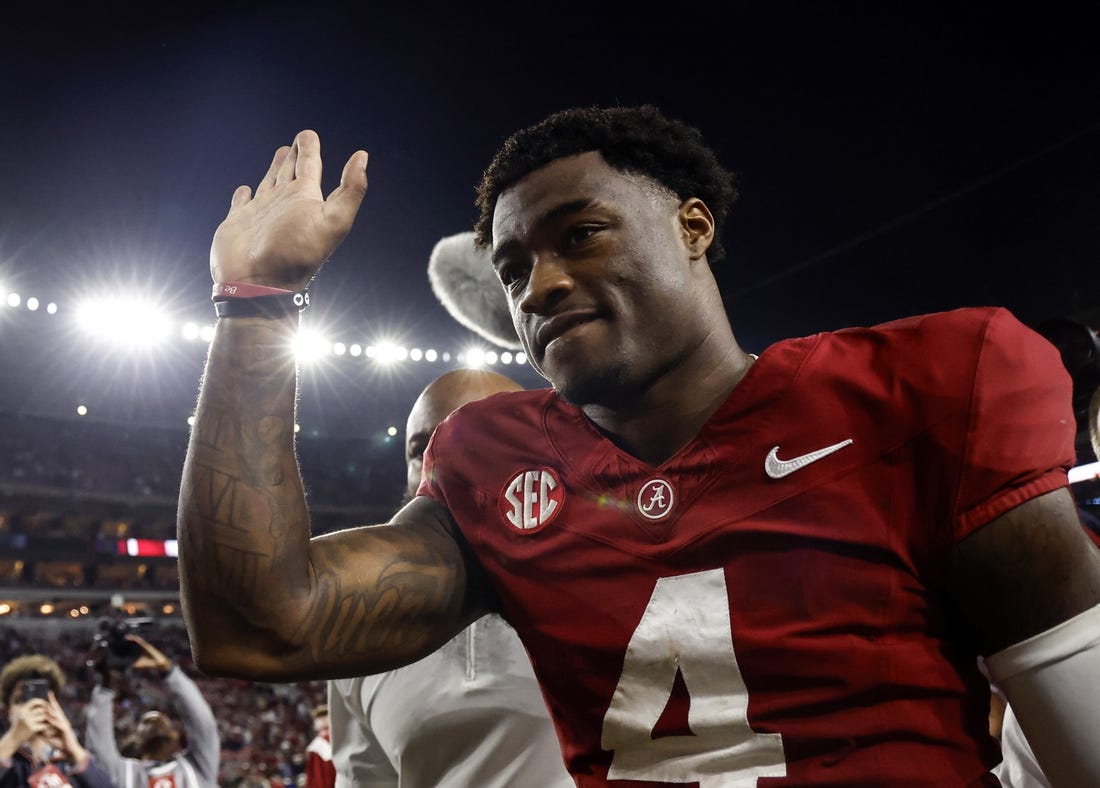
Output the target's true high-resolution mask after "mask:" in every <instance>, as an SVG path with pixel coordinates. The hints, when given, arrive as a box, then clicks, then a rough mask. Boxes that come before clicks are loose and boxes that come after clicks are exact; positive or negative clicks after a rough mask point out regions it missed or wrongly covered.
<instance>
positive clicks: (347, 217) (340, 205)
mask: <svg viewBox="0 0 1100 788" xmlns="http://www.w3.org/2000/svg"><path fill="white" fill-rule="evenodd" d="M367 159H368V154H367V152H366V151H365V150H358V151H356V152H355V153H353V154H352V155H351V158H350V159H348V161H347V164H345V165H344V171H343V172H342V173H341V174H340V185H339V186H337V187H336V188H335V189H333V191H332V193H331V194H330V195H329V196H328V199H327V200H325V216H326V218H327V217H331V218H332V222H333V224H335V225H336V226H338V227H341V228H343V231H344V234H347V232H348V230H350V229H351V225H352V223H353V222H354V221H355V214H356V213H358V212H359V205H360V204H361V203H362V202H363V195H365V194H366V193H367Z"/></svg>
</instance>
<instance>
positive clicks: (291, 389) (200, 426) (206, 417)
mask: <svg viewBox="0 0 1100 788" xmlns="http://www.w3.org/2000/svg"><path fill="white" fill-rule="evenodd" d="M218 335H219V336H217V337H216V338H215V342H214V343H213V344H212V347H211V352H210V359H209V361H208V364H207V371H206V375H205V378H204V383H203V389H202V394H201V397H200V400H199V406H198V409H197V412H196V423H195V428H194V431H193V433H192V437H191V445H190V447H189V450H188V457H187V462H186V465H185V468H184V478H183V484H182V486H181V491H180V503H181V506H180V544H181V564H180V566H181V573H182V574H184V575H186V578H184V579H185V580H187V581H188V582H186V583H185V590H186V589H190V590H191V591H192V592H194V593H196V594H198V595H199V599H197V600H192V601H193V602H195V601H197V602H199V603H201V604H203V605H205V606H207V607H213V606H216V605H225V604H226V603H227V602H228V603H229V604H231V605H233V606H234V607H235V608H236V609H237V610H242V611H250V616H260V617H262V616H265V615H267V612H268V611H269V610H270V609H272V608H273V607H274V606H277V605H279V604H282V603H285V602H286V592H285V591H282V589H284V588H288V587H289V588H293V586H294V584H295V582H296V581H297V582H298V583H302V582H303V581H304V580H305V579H306V578H307V572H306V552H307V551H306V546H307V543H308V540H309V520H308V514H307V511H306V507H305V500H304V496H303V493H302V488H301V481H300V477H299V476H298V474H297V462H296V459H295V456H294V445H293V431H292V430H291V429H289V425H291V424H293V421H294V393H295V366H294V360H293V355H292V352H291V350H290V348H291V339H292V336H293V326H292V325H291V324H287V323H282V322H278V321H249V322H238V321H222V324H220V325H219V327H218ZM288 469H289V472H288ZM287 482H289V483H287ZM295 558H296V559H297V560H296V561H295V560H294V559H295ZM274 576H278V577H279V578H280V580H281V581H282V582H283V583H284V584H285V585H279V584H274V585H273V584H272V583H271V582H270V581H271V578H272V577H274ZM192 607H193V605H192Z"/></svg>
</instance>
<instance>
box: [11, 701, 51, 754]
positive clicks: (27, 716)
mask: <svg viewBox="0 0 1100 788" xmlns="http://www.w3.org/2000/svg"><path fill="white" fill-rule="evenodd" d="M48 710H49V704H48V703H47V702H46V701H44V700H42V699H41V698H34V699H32V700H29V701H27V702H26V703H16V704H12V711H11V727H10V728H9V730H8V734H7V735H8V736H11V737H12V738H13V739H14V741H15V744H16V747H19V746H21V745H22V744H23V743H24V742H26V741H28V740H30V739H32V738H34V737H35V736H39V735H43V734H45V733H46V732H47V731H48V730H49V727H50V722H49V719H48Z"/></svg>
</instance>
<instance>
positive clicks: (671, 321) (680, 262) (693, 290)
mask: <svg viewBox="0 0 1100 788" xmlns="http://www.w3.org/2000/svg"><path fill="white" fill-rule="evenodd" d="M696 202H697V201H696ZM684 205H686V203H685V204H684ZM682 207H683V205H682V204H681V202H680V200H679V199H678V198H677V197H676V196H675V195H673V194H672V193H670V192H669V191H668V190H666V189H664V188H662V187H661V186H659V185H658V184H656V183H655V182H653V181H652V180H651V179H649V178H646V177H644V176H639V175H634V174H630V173H622V172H619V171H618V170H615V169H614V168H612V167H610V166H609V165H608V164H607V163H606V162H605V161H604V160H603V157H602V156H601V155H600V154H599V153H598V152H589V153H583V154H580V155H577V156H570V157H567V158H563V159H558V160H556V161H554V162H551V163H550V164H548V165H546V166H545V167H543V168H541V169H539V170H536V171H534V172H532V173H530V174H529V175H527V176H526V177H525V178H523V179H522V180H521V181H519V182H518V183H517V184H516V185H514V186H513V187H511V188H509V189H508V190H507V191H505V192H503V193H502V194H501V195H500V198H499V199H498V201H497V205H496V211H495V213H494V216H493V249H494V252H493V261H494V265H495V266H496V268H497V273H498V275H499V276H500V278H501V282H502V283H503V284H504V288H505V292H506V294H507V296H508V302H509V306H510V308H511V311H512V319H513V321H514V322H515V325H516V331H517V333H518V334H519V336H520V339H521V341H522V342H523V346H524V349H525V350H526V352H527V356H528V358H529V359H530V360H531V363H532V364H533V365H534V366H535V368H536V369H537V370H538V371H539V372H540V373H541V374H542V375H543V376H544V377H545V378H547V379H548V380H549V381H550V382H551V383H552V384H553V385H554V387H555V388H556V389H557V390H558V392H559V393H561V394H562V395H563V396H564V397H565V398H566V399H568V400H569V401H571V402H573V403H575V404H578V405H588V404H601V405H612V406H613V405H614V404H616V403H618V402H622V401H624V400H629V399H631V398H633V397H636V396H639V395H641V394H642V393H644V391H645V390H646V389H647V388H648V387H649V386H650V385H652V384H653V383H654V382H655V381H656V380H657V379H658V378H659V377H660V376H661V375H662V374H663V373H664V372H666V371H667V370H669V369H670V368H672V366H674V365H675V364H676V361H677V359H678V358H679V357H681V356H682V354H684V353H685V352H687V350H688V349H690V348H692V347H693V346H697V345H698V344H699V343H700V342H701V341H702V337H703V336H705V332H706V331H707V330H708V329H707V326H706V325H705V320H703V319H702V318H701V317H700V314H699V313H700V312H701V311H702V310H700V309H699V298H698V291H697V286H698V283H697V282H696V281H694V278H693V276H692V273H691V269H692V265H693V264H694V263H696V262H698V258H700V257H702V253H701V252H698V249H697V248H695V249H692V248H690V243H689V237H688V235H687V234H685V226H684V213H683V210H682ZM702 210H703V211H704V212H705V210H706V209H705V206H704V207H703V209H702ZM706 216H707V217H708V219H709V213H707V214H706ZM703 250H704V251H705V245H704V246H703ZM701 264H702V265H703V266H705V265H706V261H705V258H703V259H702V263H701ZM701 332H702V333H701Z"/></svg>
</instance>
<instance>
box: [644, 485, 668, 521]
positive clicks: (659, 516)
mask: <svg viewBox="0 0 1100 788" xmlns="http://www.w3.org/2000/svg"><path fill="white" fill-rule="evenodd" d="M636 503H637V506H638V512H639V513H640V514H641V515H642V517H644V518H646V519H647V520H663V519H665V518H666V517H668V515H669V514H670V513H671V512H672V507H673V505H674V504H675V503H676V495H675V493H673V491H672V485H671V484H669V483H668V482H667V481H665V480H664V479H650V480H649V481H648V482H646V483H645V484H643V485H642V488H641V489H640V490H638V500H637V502H636Z"/></svg>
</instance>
